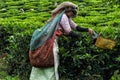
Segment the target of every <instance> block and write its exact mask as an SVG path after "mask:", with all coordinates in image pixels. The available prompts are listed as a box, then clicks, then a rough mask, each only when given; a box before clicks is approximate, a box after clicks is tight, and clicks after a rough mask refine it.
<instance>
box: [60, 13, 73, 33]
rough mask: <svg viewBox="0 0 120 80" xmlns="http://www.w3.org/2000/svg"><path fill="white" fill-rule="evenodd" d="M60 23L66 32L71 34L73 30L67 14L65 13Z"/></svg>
mask: <svg viewBox="0 0 120 80" xmlns="http://www.w3.org/2000/svg"><path fill="white" fill-rule="evenodd" d="M60 25H61V26H62V28H63V30H64V33H65V34H69V32H70V31H71V27H70V23H69V19H68V17H67V16H66V14H63V16H62V18H61V21H60Z"/></svg>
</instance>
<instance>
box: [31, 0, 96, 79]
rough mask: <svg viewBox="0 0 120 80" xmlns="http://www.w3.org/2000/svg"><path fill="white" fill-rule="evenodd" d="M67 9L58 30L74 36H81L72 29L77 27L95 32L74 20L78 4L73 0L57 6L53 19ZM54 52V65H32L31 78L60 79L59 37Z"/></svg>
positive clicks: (84, 30)
mask: <svg viewBox="0 0 120 80" xmlns="http://www.w3.org/2000/svg"><path fill="white" fill-rule="evenodd" d="M63 11H65V13H64V14H63V15H62V18H61V20H60V23H59V27H58V29H57V30H58V31H61V32H62V34H64V35H69V36H71V37H73V38H79V37H80V36H79V34H77V33H76V32H74V31H72V29H75V30H77V31H81V32H89V33H90V34H93V33H94V31H93V30H92V29H90V28H82V27H79V26H78V25H77V24H76V23H74V22H73V21H72V19H71V18H73V17H76V15H77V12H78V6H77V5H75V4H73V3H72V2H63V3H61V4H60V5H59V6H58V7H57V8H55V9H54V10H53V11H52V19H54V18H55V17H56V16H57V15H58V14H60V13H61V12H63ZM53 54H54V66H53V67H49V68H36V67H32V71H31V75H30V80H59V74H58V65H59V58H58V45H57V38H56V39H55V40H54V47H53Z"/></svg>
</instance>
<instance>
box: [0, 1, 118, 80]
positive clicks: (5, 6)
mask: <svg viewBox="0 0 120 80" xmlns="http://www.w3.org/2000/svg"><path fill="white" fill-rule="evenodd" d="M63 1H65V0H56V1H55V0H4V1H3V0H1V1H0V79H5V78H6V79H7V80H29V75H30V71H31V65H30V64H29V57H28V51H29V43H30V39H31V36H32V33H33V32H34V30H35V29H37V28H40V27H42V26H43V25H45V24H46V23H47V21H48V20H49V19H50V18H51V13H50V12H51V11H52V10H53V9H54V8H55V7H56V5H57V4H59V3H61V2H63ZM67 1H72V2H74V3H76V4H77V5H78V6H79V12H78V16H77V17H76V18H74V19H73V20H74V21H75V22H76V23H77V24H78V25H80V26H83V27H90V28H92V29H94V30H95V31H96V32H97V33H98V34H99V33H100V34H102V35H103V36H104V37H105V38H108V39H112V40H114V39H115V41H116V46H115V48H114V49H113V50H108V49H101V48H98V47H96V46H95V45H94V44H92V39H91V35H89V34H88V33H79V34H82V35H83V38H79V40H75V39H72V38H71V37H66V36H63V37H61V38H59V49H60V52H59V55H60V66H59V74H60V78H61V80H77V79H78V80H79V79H80V80H109V79H111V80H118V79H119V73H120V72H119V71H120V49H119V48H120V36H119V34H120V5H119V0H114V1H113V0H74V1H73V0H67ZM3 65H5V66H6V67H3ZM8 75H9V76H8ZM18 78H19V79H18Z"/></svg>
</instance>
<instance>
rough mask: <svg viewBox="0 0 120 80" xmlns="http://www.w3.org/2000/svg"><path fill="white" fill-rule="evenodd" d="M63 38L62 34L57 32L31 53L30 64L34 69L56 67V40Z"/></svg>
mask: <svg viewBox="0 0 120 80" xmlns="http://www.w3.org/2000/svg"><path fill="white" fill-rule="evenodd" d="M56 35H57V36H61V35H62V32H61V31H60V30H56V31H55V33H54V35H53V36H52V37H51V38H49V39H48V40H47V41H46V42H45V43H44V44H43V45H42V46H41V47H39V48H38V49H37V50H35V51H29V58H30V64H31V65H32V66H34V67H51V66H54V54H53V47H54V40H55V38H56Z"/></svg>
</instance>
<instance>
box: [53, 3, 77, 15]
mask: <svg viewBox="0 0 120 80" xmlns="http://www.w3.org/2000/svg"><path fill="white" fill-rule="evenodd" d="M61 9H63V10H66V11H73V12H75V15H76V14H77V11H78V6H77V5H76V4H74V3H72V2H63V3H61V4H60V5H58V6H57V7H56V8H55V9H54V10H53V11H52V14H55V13H57V12H58V11H59V10H61Z"/></svg>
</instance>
